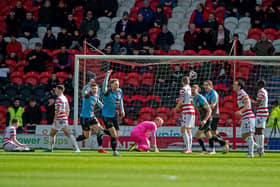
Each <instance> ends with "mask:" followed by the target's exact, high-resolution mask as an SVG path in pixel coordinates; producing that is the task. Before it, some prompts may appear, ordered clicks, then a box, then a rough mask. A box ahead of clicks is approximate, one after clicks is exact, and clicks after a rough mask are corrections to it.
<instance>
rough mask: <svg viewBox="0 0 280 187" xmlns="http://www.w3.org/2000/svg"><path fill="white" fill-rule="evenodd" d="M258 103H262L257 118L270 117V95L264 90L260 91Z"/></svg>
mask: <svg viewBox="0 0 280 187" xmlns="http://www.w3.org/2000/svg"><path fill="white" fill-rule="evenodd" d="M257 101H261V104H260V105H259V106H258V108H257V117H268V116H269V113H268V94H267V91H266V90H265V89H264V88H262V89H260V90H259V91H258V94H257Z"/></svg>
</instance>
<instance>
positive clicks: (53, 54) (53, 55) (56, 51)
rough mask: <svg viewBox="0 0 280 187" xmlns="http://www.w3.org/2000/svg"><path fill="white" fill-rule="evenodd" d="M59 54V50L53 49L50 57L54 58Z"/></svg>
mask: <svg viewBox="0 0 280 187" xmlns="http://www.w3.org/2000/svg"><path fill="white" fill-rule="evenodd" d="M60 52H61V49H55V50H53V51H52V57H53V58H56V55H57V54H58V53H60Z"/></svg>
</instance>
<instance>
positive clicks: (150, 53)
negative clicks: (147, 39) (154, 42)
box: [148, 47, 156, 55]
mask: <svg viewBox="0 0 280 187" xmlns="http://www.w3.org/2000/svg"><path fill="white" fill-rule="evenodd" d="M148 55H156V54H155V48H154V47H150V48H149V52H148Z"/></svg>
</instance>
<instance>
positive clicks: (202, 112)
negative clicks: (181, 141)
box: [192, 85, 229, 154]
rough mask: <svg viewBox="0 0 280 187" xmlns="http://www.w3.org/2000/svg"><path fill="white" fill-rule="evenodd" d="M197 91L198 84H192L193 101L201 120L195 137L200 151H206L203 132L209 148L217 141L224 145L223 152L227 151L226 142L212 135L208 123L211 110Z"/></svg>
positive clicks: (209, 123) (209, 122)
mask: <svg viewBox="0 0 280 187" xmlns="http://www.w3.org/2000/svg"><path fill="white" fill-rule="evenodd" d="M198 92H199V86H198V85H193V86H192V96H193V103H194V106H195V108H196V109H197V111H198V114H199V118H200V121H201V122H200V126H199V128H198V131H197V132H196V139H197V141H198V143H199V145H200V146H201V147H202V153H203V154H204V153H207V150H206V148H205V145H204V142H203V140H202V138H201V137H202V135H203V133H204V134H205V136H206V138H207V139H208V140H209V144H210V147H211V148H213V147H214V141H217V142H219V143H220V144H221V146H223V147H224V150H223V153H227V152H228V151H229V146H228V144H227V142H225V141H223V140H221V139H219V138H217V137H216V136H212V134H211V131H210V125H211V120H212V118H211V113H212V110H211V107H210V105H209V103H208V102H207V100H206V98H205V97H203V96H202V95H200V94H199V93H198Z"/></svg>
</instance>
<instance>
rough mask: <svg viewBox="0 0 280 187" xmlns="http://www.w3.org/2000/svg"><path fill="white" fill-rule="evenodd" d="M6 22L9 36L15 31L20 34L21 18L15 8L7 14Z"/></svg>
mask: <svg viewBox="0 0 280 187" xmlns="http://www.w3.org/2000/svg"><path fill="white" fill-rule="evenodd" d="M5 23H6V25H7V27H6V34H7V36H10V35H11V34H13V33H15V34H18V25H19V19H18V18H17V17H16V14H15V12H14V10H11V11H10V13H9V14H8V15H7V16H6V18H5Z"/></svg>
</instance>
